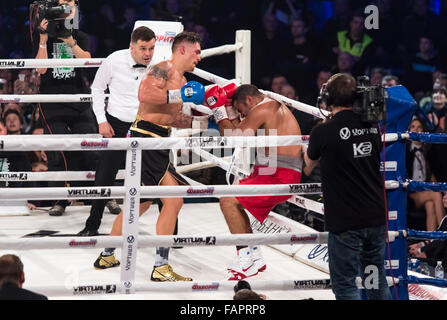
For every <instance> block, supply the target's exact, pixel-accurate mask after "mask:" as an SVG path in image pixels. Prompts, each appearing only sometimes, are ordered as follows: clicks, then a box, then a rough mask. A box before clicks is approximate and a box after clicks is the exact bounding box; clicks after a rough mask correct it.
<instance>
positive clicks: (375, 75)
mask: <svg viewBox="0 0 447 320" xmlns="http://www.w3.org/2000/svg"><path fill="white" fill-rule="evenodd" d="M385 75H386V71H385V70H384V69H382V68H374V69H372V71H371V76H370V79H371V85H373V86H380V85H381V84H382V79H383V77H384V76H385Z"/></svg>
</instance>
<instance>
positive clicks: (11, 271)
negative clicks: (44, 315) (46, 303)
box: [0, 254, 48, 300]
mask: <svg viewBox="0 0 447 320" xmlns="http://www.w3.org/2000/svg"><path fill="white" fill-rule="evenodd" d="M24 282H25V272H24V271H23V263H22V261H21V260H20V258H19V257H17V256H16V255H13V254H5V255H3V256H1V257H0V300H48V298H47V297H46V296H44V295H41V294H38V293H35V292H32V291H29V290H26V289H23V283H24Z"/></svg>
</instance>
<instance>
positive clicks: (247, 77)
mask: <svg viewBox="0 0 447 320" xmlns="http://www.w3.org/2000/svg"><path fill="white" fill-rule="evenodd" d="M238 42H241V43H242V47H241V48H240V49H238V50H236V72H235V75H236V79H238V80H239V81H240V83H241V84H249V83H251V64H250V63H251V61H250V59H251V31H250V30H238V31H236V43H238Z"/></svg>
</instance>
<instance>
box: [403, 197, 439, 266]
mask: <svg viewBox="0 0 447 320" xmlns="http://www.w3.org/2000/svg"><path fill="white" fill-rule="evenodd" d="M442 199H443V202H444V208H445V207H447V195H444V197H443V198H442ZM436 231H443V232H446V231H447V219H446V218H445V217H444V219H442V221H441V224H440V225H439V228H438V229H437V230H436ZM409 253H410V255H411V256H412V257H415V258H418V259H420V260H421V261H424V262H427V263H428V265H429V266H431V267H433V268H434V267H436V264H437V261H442V265H443V266H447V241H445V240H432V241H430V242H428V241H427V242H425V241H420V242H417V243H413V244H411V245H410V246H409Z"/></svg>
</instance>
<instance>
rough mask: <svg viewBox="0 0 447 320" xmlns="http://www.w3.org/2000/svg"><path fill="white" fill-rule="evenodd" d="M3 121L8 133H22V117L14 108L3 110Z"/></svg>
mask: <svg viewBox="0 0 447 320" xmlns="http://www.w3.org/2000/svg"><path fill="white" fill-rule="evenodd" d="M3 122H4V123H5V127H6V130H7V132H8V134H9V135H11V134H14V135H16V134H21V133H22V128H23V126H22V117H21V116H20V113H19V112H18V111H17V110H15V109H9V110H7V111H5V112H4V115H3Z"/></svg>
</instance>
